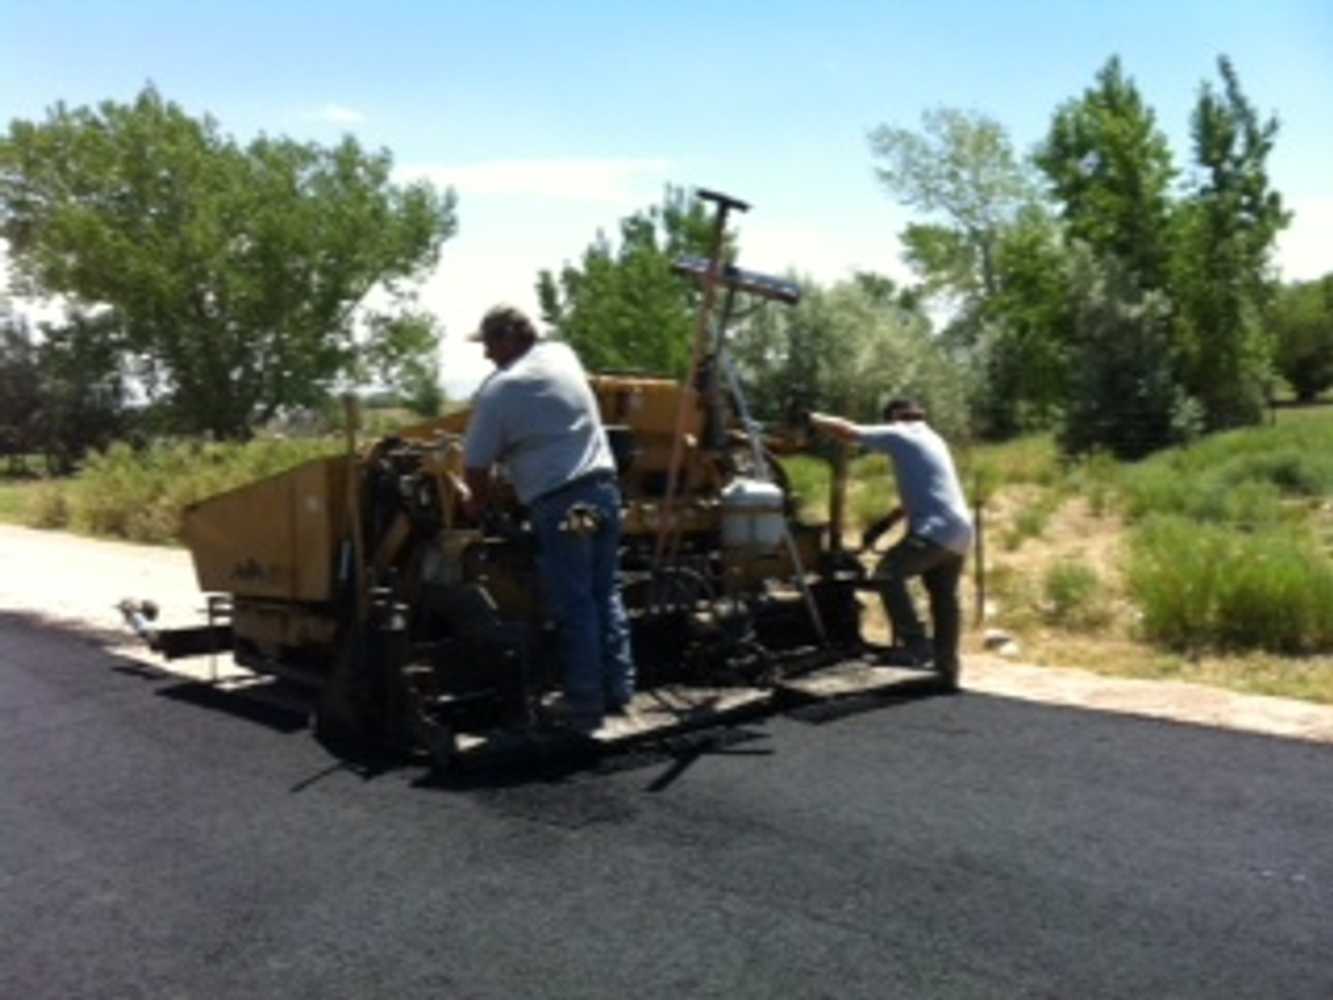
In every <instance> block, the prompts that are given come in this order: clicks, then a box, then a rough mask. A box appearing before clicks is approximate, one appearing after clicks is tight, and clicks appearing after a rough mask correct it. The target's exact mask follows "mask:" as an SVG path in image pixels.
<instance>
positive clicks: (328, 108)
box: [312, 104, 366, 125]
mask: <svg viewBox="0 0 1333 1000" xmlns="http://www.w3.org/2000/svg"><path fill="white" fill-rule="evenodd" d="M312 117H314V118H317V119H319V120H320V121H322V122H328V123H329V124H331V125H360V124H361V123H362V122H364V121H365V120H366V116H365V115H364V114H363V113H361V112H360V111H357V110H356V109H355V108H348V107H344V106H343V105H341V104H326V105H324V107H322V108H320V109H319V110H318V111H316V112H315V113H314V115H313V116H312Z"/></svg>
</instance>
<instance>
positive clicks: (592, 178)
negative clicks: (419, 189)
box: [399, 158, 669, 205]
mask: <svg viewBox="0 0 1333 1000" xmlns="http://www.w3.org/2000/svg"><path fill="white" fill-rule="evenodd" d="M668 166H669V163H668V161H666V160H663V159H654V158H639V159H632V158H622V159H616V158H609V159H598V158H568V159H544V160H487V161H483V162H481V163H470V164H459V165H455V166H449V165H443V166H441V165H420V164H418V165H408V166H404V167H402V168H401V169H400V170H399V173H400V174H401V175H402V176H403V177H405V178H408V179H413V180H415V179H425V180H429V181H431V182H432V183H434V184H438V185H442V186H443V185H451V186H452V187H454V188H455V189H457V190H458V191H460V192H463V193H466V194H473V195H503V196H510V197H512V196H525V195H526V196H536V197H540V198H550V199H560V200H564V201H580V202H594V203H597V204H602V205H638V204H639V203H640V202H641V201H642V200H643V197H644V192H645V191H649V192H659V191H660V190H661V188H662V185H663V184H664V183H665V181H666V173H667V169H668Z"/></svg>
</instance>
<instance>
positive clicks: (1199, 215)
mask: <svg viewBox="0 0 1333 1000" xmlns="http://www.w3.org/2000/svg"><path fill="white" fill-rule="evenodd" d="M1218 71H1219V73H1220V75H1221V77H1222V86H1221V89H1220V91H1219V90H1218V89H1216V88H1214V86H1213V85H1212V83H1210V82H1208V81H1205V82H1204V83H1203V85H1202V87H1201V88H1200V91H1199V99H1198V102H1197V104H1196V105H1195V108H1194V112H1193V115H1192V116H1191V119H1190V127H1191V133H1192V136H1193V140H1194V157H1195V162H1196V165H1197V172H1196V176H1195V177H1194V179H1193V183H1192V189H1191V191H1190V193H1189V194H1188V196H1187V197H1186V199H1185V201H1184V204H1183V205H1182V208H1181V213H1180V223H1179V237H1178V246H1177V254H1176V256H1175V258H1174V266H1173V274H1172V285H1173V291H1174V297H1175V299H1176V303H1177V306H1178V309H1179V325H1180V339H1181V343H1182V348H1183V360H1184V380H1185V384H1186V387H1187V389H1188V390H1189V391H1190V393H1191V394H1193V395H1194V396H1196V397H1197V398H1198V399H1200V400H1201V401H1202V402H1203V406H1204V411H1205V413H1206V416H1207V424H1208V427H1209V428H1210V429H1218V428H1225V427H1235V426H1239V425H1243V424H1248V423H1256V422H1258V421H1259V420H1261V419H1262V417H1263V408H1264V402H1265V396H1266V394H1267V391H1268V386H1269V384H1270V381H1271V379H1270V373H1271V366H1272V360H1273V353H1274V343H1273V339H1272V336H1271V333H1270V332H1269V331H1268V330H1267V329H1266V327H1265V326H1264V323H1263V321H1262V317H1263V314H1264V311H1265V309H1266V307H1267V306H1268V304H1269V302H1270V301H1271V298H1272V295H1273V292H1274V289H1275V287H1276V283H1275V281H1274V276H1273V273H1272V266H1271V258H1272V252H1273V246H1274V243H1275V241H1276V239H1277V234H1278V233H1279V232H1280V231H1281V230H1282V229H1283V227H1285V226H1286V225H1287V224H1288V222H1289V221H1290V214H1289V213H1288V212H1287V211H1286V209H1285V208H1283V205H1282V196H1281V195H1280V194H1279V193H1278V192H1277V191H1275V190H1274V189H1273V187H1272V184H1271V182H1270V180H1269V177H1268V166H1267V164H1268V157H1269V154H1270V153H1271V152H1272V150H1273V144H1274V141H1275V140H1276V138H1277V133H1278V121H1277V118H1276V117H1269V118H1267V119H1263V118H1261V117H1260V115H1259V114H1258V113H1257V112H1256V110H1255V108H1254V106H1253V105H1252V104H1251V103H1250V101H1249V99H1248V98H1247V97H1246V96H1245V94H1244V92H1243V91H1242V90H1241V86H1240V79H1239V77H1238V75H1237V73H1236V70H1235V68H1234V67H1233V66H1232V64H1231V61H1230V60H1229V59H1227V57H1226V56H1222V57H1220V58H1219V59H1218Z"/></svg>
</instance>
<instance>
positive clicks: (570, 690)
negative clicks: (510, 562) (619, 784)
mask: <svg viewBox="0 0 1333 1000" xmlns="http://www.w3.org/2000/svg"><path fill="white" fill-rule="evenodd" d="M576 504H585V505H587V506H588V507H591V508H592V509H593V510H595V511H596V513H597V518H596V520H597V526H596V528H595V529H594V530H592V531H588V532H583V531H571V530H568V522H569V510H570V508H571V507H573V506H575V505H576ZM530 514H531V518H532V526H533V530H534V531H535V532H536V534H537V546H538V551H537V568H538V571H539V573H540V576H541V581H542V587H543V593H544V597H545V600H546V608H547V611H548V613H549V614H550V616H551V618H552V619H554V621H555V623H556V625H557V627H558V630H559V636H560V652H561V659H562V661H563V663H562V669H563V676H564V687H565V697H566V698H567V699H568V702H569V706H570V708H571V710H572V711H573V712H574V713H576V714H578V715H582V716H587V717H589V718H591V719H597V718H600V717H601V716H602V715H603V714H604V713H605V712H606V711H608V710H614V709H616V708H618V707H619V706H621V705H624V704H626V703H627V702H628V701H629V700H630V698H631V697H632V696H633V694H634V657H633V653H632V651H631V649H630V631H629V618H628V616H627V615H626V614H625V605H624V602H623V601H622V600H621V596H620V588H619V586H618V581H617V567H618V560H619V550H620V490H619V488H618V487H617V485H616V481H615V478H614V477H613V476H611V475H607V476H597V477H593V478H590V479H583V480H577V481H575V482H574V483H571V484H570V485H569V486H567V487H565V488H563V489H560V490H556V491H554V492H553V493H549V494H547V495H545V496H543V497H539V498H538V499H537V500H534V501H533V502H532V505H531V508H530Z"/></svg>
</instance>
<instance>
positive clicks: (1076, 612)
mask: <svg viewBox="0 0 1333 1000" xmlns="http://www.w3.org/2000/svg"><path fill="white" fill-rule="evenodd" d="M1042 597H1043V610H1044V611H1045V615H1046V618H1047V620H1049V621H1050V622H1052V623H1054V624H1056V625H1063V626H1066V627H1069V628H1090V627H1094V626H1097V625H1102V624H1105V623H1106V621H1107V620H1108V619H1109V617H1110V609H1109V607H1108V605H1107V602H1106V596H1105V592H1104V590H1103V588H1102V581H1101V578H1100V577H1099V576H1098V575H1097V571H1096V570H1095V569H1093V568H1092V567H1091V566H1089V565H1088V564H1087V563H1084V562H1081V561H1077V560H1063V561H1061V562H1057V563H1055V564H1054V565H1052V566H1051V567H1049V568H1048V569H1047V570H1046V574H1045V576H1044V578H1043V579H1042Z"/></svg>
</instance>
